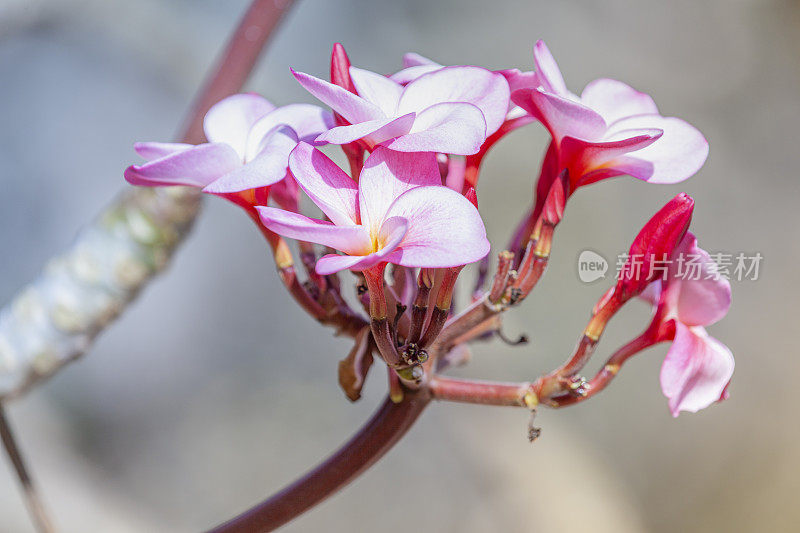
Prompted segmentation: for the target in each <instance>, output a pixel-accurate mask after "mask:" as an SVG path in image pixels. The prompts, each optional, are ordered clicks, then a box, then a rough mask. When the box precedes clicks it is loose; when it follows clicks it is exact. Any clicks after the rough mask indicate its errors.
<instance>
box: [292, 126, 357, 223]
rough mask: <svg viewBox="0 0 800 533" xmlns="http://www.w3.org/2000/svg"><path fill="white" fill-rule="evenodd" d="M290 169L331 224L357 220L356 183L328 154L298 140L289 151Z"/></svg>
mask: <svg viewBox="0 0 800 533" xmlns="http://www.w3.org/2000/svg"><path fill="white" fill-rule="evenodd" d="M289 169H290V170H291V171H292V175H293V176H294V178H295V179H296V180H297V183H298V185H300V187H301V188H302V189H303V190H304V191H305V193H306V194H307V195H308V197H309V198H311V201H312V202H314V203H315V204H317V207H319V208H320V209H322V212H323V213H325V214H326V215H327V216H328V218H330V219H331V221H332V222H333V223H334V224H337V225H340V226H347V225H351V224H357V223H358V203H357V196H358V184H357V183H356V182H355V181H354V180H353V179H351V178H350V176H348V175H347V174H345V172H344V171H343V170H342V169H341V168H339V167H338V166H337V165H336V163H334V162H333V161H331V160H330V158H328V156H326V155H325V154H323V153H322V152H320V151H319V150H317V149H316V148H314V147H313V146H311V145H310V144H308V143H302V142H301V143H300V144H298V145H297V147H296V148H295V149H294V150H292V153H291V154H290V155H289Z"/></svg>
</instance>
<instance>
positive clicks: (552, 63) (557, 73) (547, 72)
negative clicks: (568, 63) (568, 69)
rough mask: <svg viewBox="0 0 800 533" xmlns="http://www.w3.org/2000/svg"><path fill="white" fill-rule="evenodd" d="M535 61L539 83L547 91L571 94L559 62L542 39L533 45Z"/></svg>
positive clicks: (561, 94) (564, 94) (563, 94)
mask: <svg viewBox="0 0 800 533" xmlns="http://www.w3.org/2000/svg"><path fill="white" fill-rule="evenodd" d="M533 62H534V63H535V64H536V72H537V73H538V74H539V83H541V85H542V87H543V88H544V90H545V91H547V92H550V93H553V94H557V95H560V96H566V95H568V94H569V91H568V90H567V84H566V83H564V77H563V76H562V75H561V70H560V69H559V68H558V63H556V60H555V59H554V58H553V54H551V53H550V49H549V48H547V45H546V44H544V41H542V40H541V39H540V40H538V41H536V44H535V45H534V46H533Z"/></svg>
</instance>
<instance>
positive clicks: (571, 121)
mask: <svg viewBox="0 0 800 533" xmlns="http://www.w3.org/2000/svg"><path fill="white" fill-rule="evenodd" d="M512 100H513V101H514V103H515V104H517V105H518V106H520V107H521V108H523V109H524V110H526V111H527V112H528V113H530V114H531V115H533V116H534V117H536V118H537V119H539V121H541V122H542V124H544V126H545V127H546V128H547V129H548V130H549V131H550V134H551V135H552V136H553V138H554V139H555V140H556V142H561V139H562V138H563V137H565V136H567V135H569V136H570V137H575V138H577V139H583V140H586V141H600V140H602V138H603V136H604V134H605V132H606V123H605V121H604V120H603V117H601V116H600V115H599V114H597V113H596V112H595V111H593V110H591V109H589V108H588V107H586V106H585V105H583V104H581V103H578V102H575V101H573V100H570V99H568V98H565V97H562V96H558V95H555V94H551V93H547V92H544V90H543V89H541V88H538V89H520V90H519V91H516V92H515V93H514V97H513V98H512Z"/></svg>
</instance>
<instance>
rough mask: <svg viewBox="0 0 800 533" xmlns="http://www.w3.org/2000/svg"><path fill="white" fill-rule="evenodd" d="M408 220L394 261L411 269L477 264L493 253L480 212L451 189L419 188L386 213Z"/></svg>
mask: <svg viewBox="0 0 800 533" xmlns="http://www.w3.org/2000/svg"><path fill="white" fill-rule="evenodd" d="M394 217H401V218H404V219H406V220H408V232H407V233H406V235H405V238H404V239H403V242H401V243H400V247H399V250H398V251H397V252H395V254H393V255H392V262H395V263H397V264H399V265H403V266H409V267H431V268H441V267H451V266H459V265H465V264H468V263H473V262H475V261H478V260H479V259H481V258H483V257H484V256H485V255H486V254H487V253H489V241H488V240H487V239H486V229H485V228H484V226H483V221H482V220H481V217H480V215H479V214H478V210H477V209H476V208H475V206H474V205H472V204H471V203H470V201H469V200H467V199H466V198H465V197H464V196H463V195H461V194H459V193H457V192H455V191H453V190H451V189H448V188H447V187H441V186H439V187H416V188H414V189H411V190H409V191H408V192H406V193H404V194H402V195H401V196H400V197H399V198H397V200H395V202H394V203H393V204H392V205H391V207H390V208H389V210H388V212H387V213H386V221H385V222H384V224H387V223H388V221H389V220H390V219H391V218H394Z"/></svg>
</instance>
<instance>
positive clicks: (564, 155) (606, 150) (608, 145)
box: [559, 130, 663, 186]
mask: <svg viewBox="0 0 800 533" xmlns="http://www.w3.org/2000/svg"><path fill="white" fill-rule="evenodd" d="M628 133H629V135H630V137H626V138H624V139H620V140H615V141H601V142H589V141H584V140H582V139H576V138H574V137H571V136H565V137H564V138H562V139H561V146H560V153H559V158H560V164H561V165H562V166H563V167H564V168H568V169H569V172H570V175H569V177H570V180H571V181H572V183H573V185H574V186H578V185H581V184H582V183H581V182H582V181H583V179H584V178H585V177H587V175H588V174H589V173H591V172H592V171H595V170H598V169H605V168H606V167H608V166H611V167H613V164H611V165H607V163H608V162H609V161H612V160H613V159H615V158H617V157H619V156H621V155H624V154H627V153H629V152H633V151H635V150H640V149H642V148H644V147H646V146H649V145H651V144H653V143H654V142H657V140H658V138H659V137H661V135H662V134H663V132H662V131H661V130H630V131H628ZM595 181H596V180H595Z"/></svg>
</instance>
